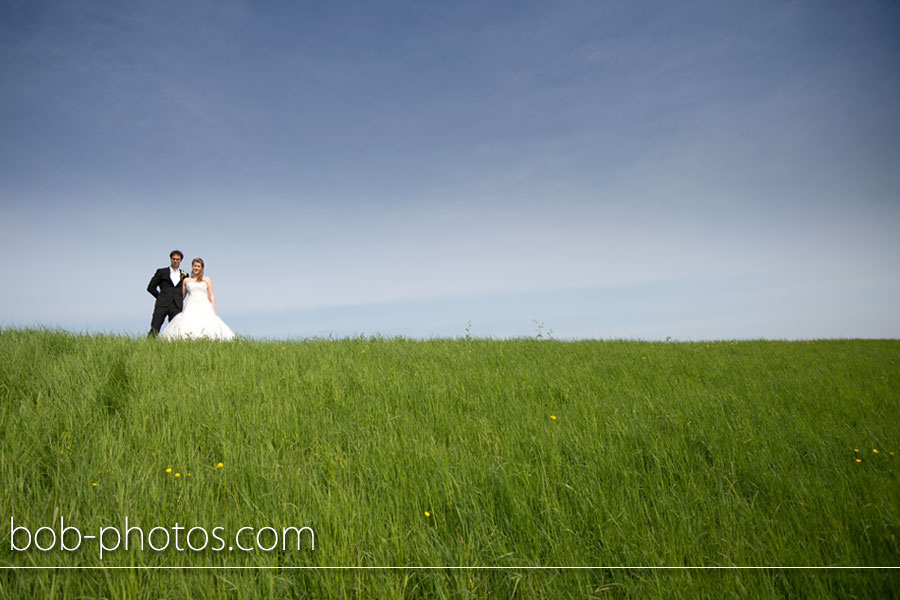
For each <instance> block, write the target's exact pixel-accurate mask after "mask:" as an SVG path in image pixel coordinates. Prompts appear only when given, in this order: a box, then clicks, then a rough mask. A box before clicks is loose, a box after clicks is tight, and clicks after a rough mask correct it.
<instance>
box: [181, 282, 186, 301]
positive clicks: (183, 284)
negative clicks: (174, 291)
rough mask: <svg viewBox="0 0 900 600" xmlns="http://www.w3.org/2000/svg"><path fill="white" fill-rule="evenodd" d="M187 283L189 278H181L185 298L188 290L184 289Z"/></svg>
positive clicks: (182, 293) (182, 295) (182, 292)
mask: <svg viewBox="0 0 900 600" xmlns="http://www.w3.org/2000/svg"><path fill="white" fill-rule="evenodd" d="M186 284H187V278H184V279H182V280H181V297H182V298H184V295H185V294H186V293H187V290H185V289H184V286H185V285H186Z"/></svg>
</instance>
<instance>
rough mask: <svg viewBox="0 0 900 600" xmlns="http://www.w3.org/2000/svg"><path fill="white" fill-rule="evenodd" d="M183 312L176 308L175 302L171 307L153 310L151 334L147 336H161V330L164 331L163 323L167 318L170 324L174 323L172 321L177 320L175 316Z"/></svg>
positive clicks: (158, 307) (159, 307)
mask: <svg viewBox="0 0 900 600" xmlns="http://www.w3.org/2000/svg"><path fill="white" fill-rule="evenodd" d="M180 312H181V309H180V308H178V307H177V306H175V303H174V302H173V303H172V304H170V305H169V306H157V307H154V309H153V319H152V320H151V321H150V333H149V334H147V335H149V336H150V337H156V336H158V335H159V330H160V329H162V325H163V321H165V320H166V317H169V323H171V322H172V319H174V318H175V315H177V314H178V313H180Z"/></svg>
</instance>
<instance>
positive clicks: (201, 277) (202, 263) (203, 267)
mask: <svg viewBox="0 0 900 600" xmlns="http://www.w3.org/2000/svg"><path fill="white" fill-rule="evenodd" d="M194 263H200V276H199V277H197V281H203V271H204V269H206V263H204V262H203V259H202V258H195V259H194V260H192V261H191V266H192V267H193V265H194Z"/></svg>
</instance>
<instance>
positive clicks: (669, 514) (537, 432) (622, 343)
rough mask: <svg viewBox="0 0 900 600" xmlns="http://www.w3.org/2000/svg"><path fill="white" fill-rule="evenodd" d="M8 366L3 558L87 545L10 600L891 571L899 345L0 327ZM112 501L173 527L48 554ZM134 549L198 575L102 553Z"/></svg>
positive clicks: (642, 587) (862, 586)
mask: <svg viewBox="0 0 900 600" xmlns="http://www.w3.org/2000/svg"><path fill="white" fill-rule="evenodd" d="M0 363H2V365H3V367H2V370H0V422H2V423H3V425H4V426H3V434H2V435H0V473H2V477H3V486H2V491H0V495H2V496H3V506H5V507H7V511H8V514H5V515H2V514H0V517H2V518H3V519H4V522H5V525H4V527H3V528H0V535H2V539H4V540H5V543H4V544H3V545H0V548H2V550H0V566H37V567H61V566H66V567H90V569H87V568H86V569H84V570H76V571H60V570H54V569H42V570H35V571H22V570H4V571H2V572H0V595H6V596H10V597H11V596H14V595H22V594H26V595H29V594H30V595H34V594H37V593H47V592H50V594H49V595H51V596H56V597H73V598H74V597H83V596H105V597H120V596H127V597H148V598H149V597H159V596H160V595H162V596H166V597H170V596H175V597H188V596H189V597H213V596H215V595H217V594H221V593H229V594H232V595H236V596H240V597H243V596H248V597H249V596H253V595H263V596H269V597H321V596H328V597H332V596H336V597H348V598H349V597H373V598H374V597H409V598H413V597H423V598H426V597H427V598H430V597H441V598H457V597H458V598H481V597H485V598H486V597H497V596H499V597H522V598H531V597H572V598H581V597H595V596H606V595H612V597H632V596H633V597H646V596H655V597H697V596H716V597H722V596H724V597H746V596H748V595H750V596H758V597H768V598H779V597H817V598H818V597H829V596H833V597H847V596H854V595H857V596H859V597H873V596H890V595H897V593H898V589H897V588H898V585H897V581H896V577H895V576H894V575H893V572H892V571H890V570H888V569H887V568H888V567H897V566H900V559H898V556H900V507H898V505H897V502H896V498H897V497H898V496H900V495H898V492H900V484H898V482H900V479H898V468H897V462H896V461H897V459H898V457H897V456H895V453H896V452H898V451H900V443H898V442H900V439H898V433H900V425H898V420H897V418H896V415H898V414H900V393H898V392H900V367H898V363H900V340H889V339H886V340H852V339H847V340H808V341H780V340H750V341H746V340H732V341H712V340H710V341H701V342H672V341H669V342H659V341H645V340H602V341H601V340H573V341H560V340H550V339H546V338H545V339H527V338H514V339H504V340H494V339H490V338H440V339H409V338H401V337H393V338H388V337H381V336H373V337H365V336H360V337H356V338H341V339H324V338H307V339H300V340H236V341H234V342H228V343H221V342H209V341H203V340H199V341H190V342H177V343H167V342H164V341H162V340H155V339H143V338H134V337H126V336H116V335H84V334H72V333H67V332H63V331H58V330H27V329H0ZM125 518H128V520H129V521H128V523H129V525H130V526H132V527H140V528H142V530H143V532H144V534H145V535H146V532H148V531H150V530H151V529H153V528H161V529H165V530H167V533H166V534H165V535H166V536H168V538H169V543H168V544H167V545H166V547H165V548H164V549H161V550H156V549H154V548H153V547H152V545H151V544H149V543H148V540H147V538H146V537H145V538H144V539H143V540H142V541H143V542H144V546H143V549H141V548H139V547H137V546H138V541H139V536H138V533H137V532H136V531H134V532H133V533H132V537H131V543H132V545H131V546H130V547H129V549H127V550H126V549H125V548H124V547H123V546H122V545H120V546H118V547H116V548H115V549H109V550H107V551H105V552H103V553H102V554H103V555H102V558H101V556H100V554H101V548H100V546H101V545H103V542H102V541H100V540H88V539H85V540H83V541H82V545H81V546H80V547H79V548H78V549H77V550H65V549H61V548H60V539H59V538H60V537H62V536H60V535H59V530H60V529H61V528H60V519H64V522H65V525H66V526H70V527H77V528H78V529H79V531H80V532H82V534H87V535H91V534H93V535H96V534H97V533H98V532H101V531H105V536H106V537H105V538H102V536H101V538H102V539H105V541H106V546H107V547H109V546H112V545H113V542H114V541H115V537H116V536H115V533H116V532H118V533H119V534H120V537H121V534H122V533H124V532H125V531H126V530H127V526H126V525H125V522H124V520H125ZM11 519H13V520H12V521H11ZM176 523H177V524H178V526H180V527H182V528H183V529H182V530H180V531H179V530H177V529H174V527H175V524H176ZM15 527H24V528H26V529H27V530H28V535H31V534H33V533H34V532H35V531H37V530H38V529H39V528H41V527H45V528H51V529H52V528H54V527H55V528H56V529H57V531H56V532H54V533H52V534H51V532H50V530H49V529H48V530H44V531H43V532H42V533H41V534H40V537H34V536H33V535H32V537H34V539H33V540H31V539H30V540H29V541H31V542H33V543H34V544H36V545H38V546H43V547H48V546H49V545H50V542H51V539H52V540H53V541H54V543H55V545H54V546H53V547H52V548H49V549H48V550H46V551H45V550H40V549H37V548H36V547H35V546H31V547H30V548H29V549H27V550H17V549H14V548H12V547H11V546H12V545H17V547H21V546H24V544H25V540H26V531H25V530H18V531H16V532H13V531H12V530H13V529H14V528H15ZM215 527H221V530H220V531H219V532H218V533H219V536H220V537H221V538H222V543H221V546H222V547H221V549H218V546H219V545H220V544H219V543H218V541H217V538H216V537H213V536H214V533H213V530H214V528H215ZM192 528H197V529H196V530H195V531H194V532H193V534H192V535H193V538H190V537H187V538H186V537H185V536H187V534H188V532H189V531H190V530H191V529H192ZM241 528H251V529H248V530H245V531H244V533H243V534H242V537H239V538H237V539H238V542H239V543H241V544H243V545H244V546H254V547H253V548H251V549H249V550H246V551H245V550H241V549H233V550H229V549H228V548H229V547H231V548H234V544H235V535H234V534H235V532H237V531H239V530H241ZM303 528H307V529H305V530H304V529H303ZM200 529H203V530H204V531H203V532H201V531H200ZM114 530H115V531H114ZM286 530H287V533H288V535H294V534H293V533H292V532H293V530H297V531H298V532H299V531H300V530H303V531H302V533H297V534H296V535H295V537H296V538H297V539H299V540H300V543H299V546H298V545H295V544H293V542H294V538H290V542H291V543H288V544H284V543H283V542H284V539H285V538H286V537H287V536H286V535H283V534H284V532H285V531H286ZM260 532H261V533H260ZM311 532H312V533H311ZM13 533H15V535H17V536H18V538H15V537H13V538H11V534H13ZM176 533H178V534H180V535H181V536H183V537H181V546H182V548H181V549H177V548H176V547H175V544H174V543H173V542H174V539H175V538H174V535H175V534H176ZM204 533H206V534H207V537H206V540H205V541H206V543H205V544H204V543H203V542H204V535H203V534H204ZM257 534H258V535H257ZM153 535H154V536H155V537H154V538H153V540H154V543H155V545H156V546H157V547H160V546H162V541H163V539H164V534H163V532H162V531H156V532H155V534H153ZM75 539H76V537H75V532H74V531H70V532H69V537H68V538H67V540H68V542H69V545H70V546H71V545H74V540H75ZM11 540H12V543H11ZM201 546H202V548H200V547H201ZM270 546H271V548H272V549H271V550H269V549H268V548H269V547H270ZM192 547H193V548H200V549H198V550H194V549H192ZM298 548H299V549H298ZM137 566H139V567H152V568H157V567H188V566H190V567H214V569H211V570H204V571H187V570H175V571H152V570H151V571H136V570H129V569H125V570H109V569H108V568H109V567H137ZM96 567H102V568H100V569H97V568H96ZM233 567H248V568H249V570H241V571H237V570H234V569H233ZM269 567H378V568H382V567H396V568H397V569H394V570H386V569H379V570H373V571H321V570H276V569H270V568H269ZM448 567H456V568H453V569H448ZM488 567H493V568H498V569H494V570H489V569H487V568H488ZM561 567H592V568H591V569H589V570H578V571H575V570H562V569H560V568H561ZM653 567H690V569H688V570H682V571H665V570H663V571H661V570H653V569H652V568H653ZM717 567H752V568H758V570H753V571H741V570H737V569H733V570H724V571H719V570H716V571H711V570H708V569H711V568H717ZM791 567H839V569H836V570H829V571H805V570H793V569H791ZM860 567H876V569H875V570H863V569H861V568H860ZM163 574H166V575H163ZM164 579H165V583H164V582H163V580H164Z"/></svg>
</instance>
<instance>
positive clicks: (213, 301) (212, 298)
mask: <svg viewBox="0 0 900 600" xmlns="http://www.w3.org/2000/svg"><path fill="white" fill-rule="evenodd" d="M203 279H205V280H206V291H207V295H208V297H209V303H210V304H212V307H213V312H216V295H215V294H213V287H212V279H210V278H209V277H204V278H203ZM216 314H218V313H216Z"/></svg>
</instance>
